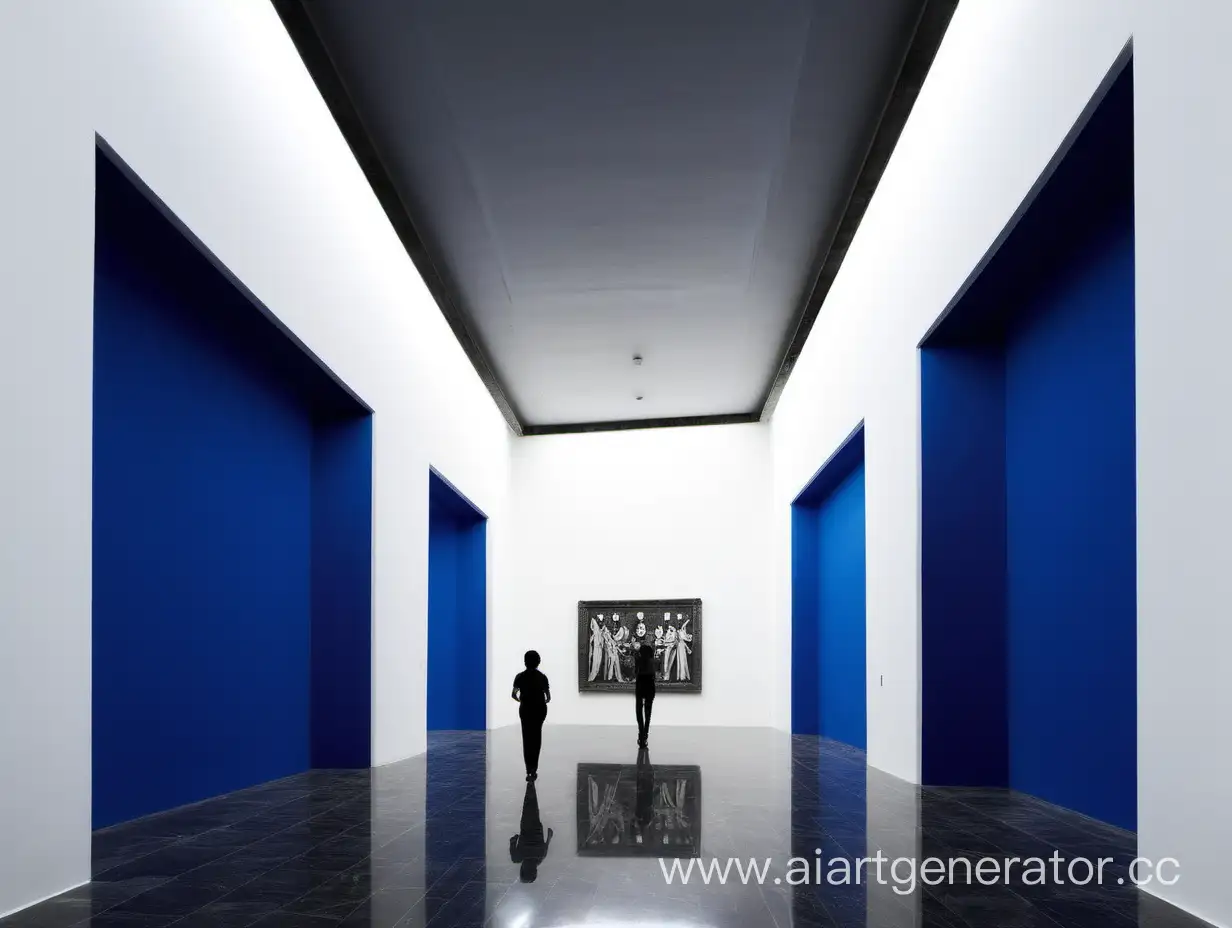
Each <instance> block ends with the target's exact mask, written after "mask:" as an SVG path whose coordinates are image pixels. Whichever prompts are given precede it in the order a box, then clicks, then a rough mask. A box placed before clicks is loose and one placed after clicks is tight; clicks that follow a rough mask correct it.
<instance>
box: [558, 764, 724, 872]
mask: <svg viewBox="0 0 1232 928" xmlns="http://www.w3.org/2000/svg"><path fill="white" fill-rule="evenodd" d="M701 829H702V768H701V767H691V766H684V765H679V764H673V765H665V764H651V763H649V761H645V762H642V763H638V764H636V765H634V764H578V768H577V836H578V856H579V857H662V858H673V857H676V858H688V857H698V856H700V854H701V847H702V830H701Z"/></svg>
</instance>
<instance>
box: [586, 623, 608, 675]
mask: <svg viewBox="0 0 1232 928" xmlns="http://www.w3.org/2000/svg"><path fill="white" fill-rule="evenodd" d="M603 633H604V628H603V616H602V615H600V616H599V619H598V621H596V620H595V619H593V618H592V619H591V620H590V675H589V676H588V677H587V678H586V679H587V680H589V681H591V682H593V681H594V679H595V677H597V676H599V668H600V667H601V666H602V665H603V649H604V643H603Z"/></svg>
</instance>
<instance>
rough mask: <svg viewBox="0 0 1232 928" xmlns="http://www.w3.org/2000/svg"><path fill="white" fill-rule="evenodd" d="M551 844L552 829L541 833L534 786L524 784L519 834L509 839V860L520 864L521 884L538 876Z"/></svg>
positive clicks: (532, 784)
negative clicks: (524, 793) (524, 791)
mask: <svg viewBox="0 0 1232 928" xmlns="http://www.w3.org/2000/svg"><path fill="white" fill-rule="evenodd" d="M551 843H552V829H551V828H549V829H548V831H547V835H546V836H545V835H544V833H543V822H542V821H540V819H539V796H538V795H537V794H536V793H535V784H534V783H527V784H526V795H525V797H524V798H523V799H522V823H521V832H520V833H519V834H516V835H514V836H513V837H512V838H510V839H509V859H510V860H512V861H513V862H514V863H515V864H521V865H522V866H521V868H520V869H519V871H518V878H519V879H520V880H521V881H522V882H523V883H533V882H535V878H536V877H538V876H539V865H540V864H541V863H543V859H544V858H545V857H547V856H548V846H549V845H550V844H551Z"/></svg>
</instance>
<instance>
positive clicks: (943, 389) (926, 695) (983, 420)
mask: <svg viewBox="0 0 1232 928" xmlns="http://www.w3.org/2000/svg"><path fill="white" fill-rule="evenodd" d="M920 378H921V380H920V396H921V404H922V421H921V429H922V431H921V475H922V479H921V490H922V496H921V514H922V519H923V522H922V525H921V533H922V534H921V539H922V550H921V574H920V582H921V590H922V598H923V608H922V611H921V628H922V642H921V647H922V653H921V669H922V677H921V700H922V756H921V770H922V775H923V778H924V782H925V783H945V784H950V785H982V786H1005V785H1007V782H1008V776H1009V774H1008V766H1007V764H1008V762H1007V759H1006V739H1007V737H1008V734H1007V731H1006V713H1007V707H1006V700H1007V695H1006V691H1005V662H1006V654H1005V623H1004V621H1003V619H1002V618H1001V616H1003V615H1004V612H1005V393H1004V386H1003V363H1002V360H1001V358H1000V357H999V355H998V354H997V353H996V352H993V351H986V350H978V349H977V350H972V351H965V350H958V349H940V350H930V351H925V352H923V353H922V356H921V358H920Z"/></svg>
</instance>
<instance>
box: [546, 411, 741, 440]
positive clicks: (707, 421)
mask: <svg viewBox="0 0 1232 928" xmlns="http://www.w3.org/2000/svg"><path fill="white" fill-rule="evenodd" d="M760 420H761V417H760V415H759V414H758V413H756V412H747V413H731V414H725V415H715V416H674V417H672V418H669V419H620V420H613V421H611V422H573V423H569V424H565V425H528V426H526V427H525V428H524V429H523V432H522V434H523V436H525V437H533V436H535V435H574V434H577V433H580V432H618V431H625V430H628V429H672V428H684V427H687V426H695V425H741V424H745V423H751V422H758V421H760Z"/></svg>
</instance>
